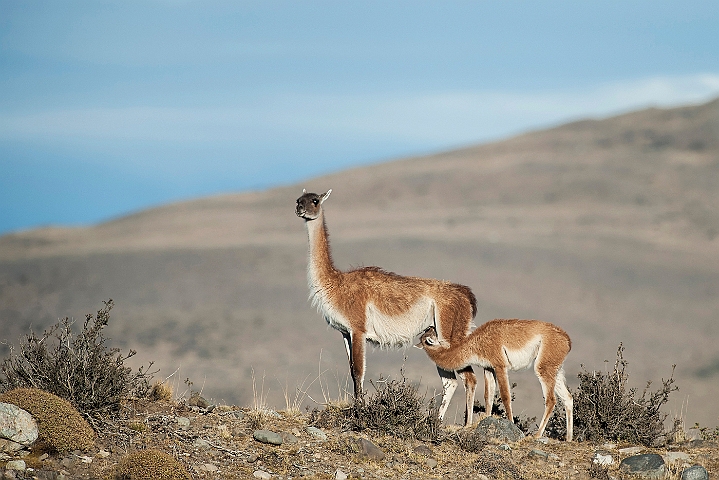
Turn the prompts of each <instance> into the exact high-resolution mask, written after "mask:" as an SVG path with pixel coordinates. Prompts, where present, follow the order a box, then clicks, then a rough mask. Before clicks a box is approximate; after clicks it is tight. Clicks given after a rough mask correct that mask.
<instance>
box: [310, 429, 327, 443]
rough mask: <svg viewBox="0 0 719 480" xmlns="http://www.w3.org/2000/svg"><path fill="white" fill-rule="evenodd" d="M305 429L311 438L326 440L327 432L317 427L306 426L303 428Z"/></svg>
mask: <svg viewBox="0 0 719 480" xmlns="http://www.w3.org/2000/svg"><path fill="white" fill-rule="evenodd" d="M305 431H306V432H307V433H309V434H310V436H312V437H313V438H316V439H317V440H320V441H323V442H326V441H327V434H326V433H325V432H323V431H322V430H320V429H319V428H317V427H307V428H305Z"/></svg>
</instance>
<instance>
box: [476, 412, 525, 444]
mask: <svg viewBox="0 0 719 480" xmlns="http://www.w3.org/2000/svg"><path fill="white" fill-rule="evenodd" d="M474 431H475V433H476V434H477V435H479V438H480V439H481V440H485V441H486V440H491V439H494V440H499V441H503V442H518V441H520V440H521V439H523V438H524V433H522V431H521V430H520V429H519V428H518V427H517V426H516V425H515V424H514V423H512V422H510V421H509V420H507V419H506V418H499V417H494V416H491V417H486V418H483V419H482V420H480V422H479V423H478V424H477V428H475V429H474Z"/></svg>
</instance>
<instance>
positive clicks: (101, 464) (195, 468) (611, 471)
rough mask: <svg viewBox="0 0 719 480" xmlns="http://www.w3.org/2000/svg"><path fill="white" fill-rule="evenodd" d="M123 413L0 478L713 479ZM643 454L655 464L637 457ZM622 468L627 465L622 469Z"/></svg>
mask: <svg viewBox="0 0 719 480" xmlns="http://www.w3.org/2000/svg"><path fill="white" fill-rule="evenodd" d="M126 413H127V415H126V418H125V419H124V420H122V421H121V422H120V423H119V424H116V425H115V427H116V428H110V427H109V426H108V427H107V428H105V429H104V430H105V431H102V432H101V433H100V435H99V438H98V440H97V442H96V447H95V448H94V449H93V450H92V451H89V452H79V451H77V452H74V453H70V454H65V455H52V454H50V455H48V454H47V453H43V452H40V451H32V450H31V451H30V452H29V453H27V452H25V454H23V455H22V460H24V462H25V466H26V467H27V469H26V470H24V471H22V469H19V470H14V469H11V468H5V469H0V472H2V475H3V476H2V477H1V478H17V479H35V478H37V479H53V480H55V479H100V478H104V476H105V475H106V474H107V471H108V469H109V468H110V467H112V466H113V465H115V464H116V463H117V462H119V461H120V459H122V458H123V457H124V456H125V455H127V454H128V453H129V452H131V451H135V450H140V449H150V448H154V449H159V450H161V451H164V452H167V453H170V454H172V455H173V456H175V457H176V458H177V459H179V460H180V461H181V462H182V463H183V464H184V465H185V467H186V468H187V471H188V472H189V473H190V474H191V475H192V477H193V478H196V479H235V478H264V479H291V478H300V477H303V478H318V479H346V478H406V479H414V478H427V479H431V478H437V479H439V478H442V479H445V478H446V479H455V478H456V479H465V478H471V479H486V478H489V479H499V478H511V479H534V478H538V479H540V478H547V479H550V478H552V479H591V478H597V479H611V478H615V479H623V478H634V476H633V475H634V474H630V473H628V471H627V468H629V463H631V462H630V461H629V460H627V459H629V458H630V457H634V458H635V459H636V462H637V463H638V464H639V467H638V468H639V469H640V470H641V469H642V468H643V469H645V470H648V471H646V472H645V475H649V476H645V477H643V478H660V477H652V476H651V475H652V471H651V470H652V468H654V467H656V466H658V465H659V467H660V469H661V468H662V467H661V464H663V465H664V466H663V468H664V471H665V472H666V477H665V478H677V479H678V478H693V479H700V478H713V476H714V475H717V474H719V443H717V442H714V441H707V440H690V441H684V442H677V443H675V444H671V445H667V446H664V447H662V448H645V447H642V446H637V445H624V444H609V443H607V444H593V443H589V442H573V443H566V442H563V441H556V440H553V439H546V438H542V439H535V438H533V437H527V438H524V439H522V440H520V441H517V442H511V441H503V440H489V441H488V442H486V443H480V444H478V445H476V447H477V449H476V450H477V451H476V453H471V452H468V451H466V450H463V449H462V448H460V446H459V445H458V444H457V443H456V438H457V436H456V433H457V432H461V431H462V430H460V429H459V428H458V427H452V426H445V431H444V433H445V437H446V439H445V440H444V441H441V442H438V443H427V442H421V441H417V440H402V439H398V438H395V437H392V436H386V435H375V434H373V433H372V432H369V431H363V432H351V431H341V430H339V429H328V428H325V429H318V428H315V427H313V426H311V425H309V423H310V418H311V415H309V414H307V413H302V412H298V411H280V412H275V411H273V410H257V409H247V408H238V407H230V406H217V407H212V406H210V407H209V408H201V407H198V406H189V405H187V403H186V402H179V403H178V402H165V401H146V400H143V401H138V402H133V403H130V404H128V405H126ZM117 427H119V428H117ZM453 439H454V440H453ZM642 454H654V455H650V456H648V457H637V455H642ZM622 461H624V464H626V465H623V466H620V462H622ZM694 465H701V466H702V467H703V468H704V469H706V472H708V476H707V473H705V472H704V470H702V469H700V468H695V469H694V470H691V471H690V472H685V471H686V469H688V468H690V467H692V466H694ZM7 466H10V465H9V464H8V465H6V467H7ZM682 472H685V473H684V477H682Z"/></svg>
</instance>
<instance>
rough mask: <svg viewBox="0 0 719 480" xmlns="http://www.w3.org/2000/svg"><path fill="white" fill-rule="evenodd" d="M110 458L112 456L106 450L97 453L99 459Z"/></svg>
mask: <svg viewBox="0 0 719 480" xmlns="http://www.w3.org/2000/svg"><path fill="white" fill-rule="evenodd" d="M109 456H110V452H106V451H105V450H100V451H99V452H97V457H98V458H107V457H109Z"/></svg>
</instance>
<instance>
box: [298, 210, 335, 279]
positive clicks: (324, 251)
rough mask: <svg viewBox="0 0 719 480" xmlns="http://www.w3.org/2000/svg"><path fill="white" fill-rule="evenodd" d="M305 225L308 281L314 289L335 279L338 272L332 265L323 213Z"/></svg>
mask: <svg viewBox="0 0 719 480" xmlns="http://www.w3.org/2000/svg"><path fill="white" fill-rule="evenodd" d="M305 224H306V225H307V235H308V237H309V262H308V272H307V274H308V279H309V281H310V282H311V283H313V284H314V285H315V287H319V286H321V285H323V284H326V283H327V282H330V281H332V280H333V279H334V278H336V276H337V275H338V274H339V271H338V270H337V269H336V268H335V266H334V264H333V263H332V254H331V252H330V240H329V235H328V234H327V225H326V224H325V215H324V212H322V211H321V210H320V215H319V216H318V217H317V218H316V219H314V220H307V221H306V222H305Z"/></svg>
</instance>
